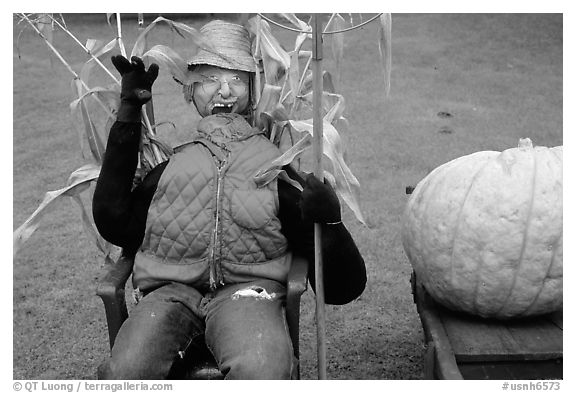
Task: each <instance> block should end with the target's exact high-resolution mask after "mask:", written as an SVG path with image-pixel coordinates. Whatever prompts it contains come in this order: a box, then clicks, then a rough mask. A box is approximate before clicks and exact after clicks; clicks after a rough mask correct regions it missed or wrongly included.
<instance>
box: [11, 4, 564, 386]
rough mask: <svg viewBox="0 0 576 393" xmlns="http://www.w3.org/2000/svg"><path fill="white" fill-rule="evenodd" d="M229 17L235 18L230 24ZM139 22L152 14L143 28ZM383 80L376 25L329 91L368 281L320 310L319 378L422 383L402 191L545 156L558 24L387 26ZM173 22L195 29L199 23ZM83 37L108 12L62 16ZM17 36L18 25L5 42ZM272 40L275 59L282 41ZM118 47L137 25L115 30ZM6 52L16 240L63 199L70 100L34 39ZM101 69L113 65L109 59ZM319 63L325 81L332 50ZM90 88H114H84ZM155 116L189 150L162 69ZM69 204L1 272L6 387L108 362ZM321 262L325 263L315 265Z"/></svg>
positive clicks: (91, 276) (74, 144)
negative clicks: (482, 164)
mask: <svg viewBox="0 0 576 393" xmlns="http://www.w3.org/2000/svg"><path fill="white" fill-rule="evenodd" d="M226 17H233V16H231V15H227V16H226ZM150 20H151V19H150V18H148V19H147V21H150ZM392 20H393V27H392V36H393V39H392V53H393V60H392V81H391V82H392V83H391V93H390V96H389V97H387V98H386V97H384V96H383V77H382V72H381V67H380V66H379V58H378V47H377V41H376V36H377V30H376V25H374V24H373V25H368V26H366V27H365V28H362V29H360V30H356V31H353V32H350V33H347V34H346V37H345V51H344V53H345V61H344V66H343V78H342V81H343V82H342V86H340V87H339V88H340V90H341V91H342V93H343V94H344V96H345V98H346V105H347V107H346V112H345V116H346V118H347V119H348V126H347V127H343V128H341V134H342V137H343V139H344V141H345V147H346V160H347V162H348V164H349V166H350V167H351V169H352V171H353V172H354V173H355V175H356V176H357V177H358V179H359V181H360V183H361V185H362V197H361V198H362V199H361V204H362V208H363V211H364V212H365V216H366V217H367V218H368V220H369V223H370V225H369V227H364V226H362V225H361V224H359V223H358V222H357V221H356V220H355V218H354V216H353V214H352V213H351V212H350V211H349V210H348V209H347V208H346V207H344V208H343V210H344V220H345V222H346V224H347V226H348V227H349V229H350V231H351V233H352V234H353V236H354V238H355V239H356V241H357V243H358V246H359V248H360V250H361V252H362V254H363V256H364V258H365V261H366V265H367V269H368V285H367V288H366V290H365V292H364V293H363V294H362V296H361V297H360V298H359V299H357V300H356V301H354V302H353V303H351V304H348V305H344V306H328V307H327V325H328V326H327V357H328V377H329V378H332V379H419V378H421V377H422V365H423V352H424V342H423V335H422V328H421V325H420V320H419V317H418V314H417V312H416V309H415V306H414V304H413V300H412V294H411V292H410V284H409V277H410V273H411V267H410V264H409V262H408V260H407V259H406V256H405V254H404V252H403V249H402V245H401V242H400V235H399V232H400V226H401V219H402V211H403V209H404V206H405V203H406V199H407V196H406V195H405V188H406V186H409V185H415V184H417V182H418V181H419V180H420V179H422V178H423V177H424V176H426V174H427V173H428V172H429V171H431V170H432V169H434V168H435V167H437V166H438V165H441V164H443V163H445V162H447V161H449V160H452V159H454V158H456V157H459V156H461V155H465V154H469V153H472V152H475V151H479V150H504V149H506V148H509V147H514V146H516V145H517V143H518V139H519V138H521V137H529V138H531V139H532V141H533V142H534V144H535V145H545V146H557V145H561V144H562V143H563V134H562V42H563V38H562V16H561V15H553V14H547V15H531V14H522V15H498V14H490V15H477V14H466V15H445V14H432V15H424V14H410V15H393V19H392ZM182 21H184V22H186V23H188V24H190V25H193V26H196V27H199V26H200V25H202V24H203V23H204V22H205V20H203V19H202V18H195V19H183V20H182ZM67 22H68V26H69V28H70V30H72V31H73V32H74V33H75V34H76V35H77V36H78V37H79V38H80V39H81V41H85V40H86V39H87V38H99V39H103V40H105V41H109V40H111V39H112V38H113V37H114V35H115V30H114V28H113V27H110V26H108V25H107V23H106V19H105V16H104V15H98V16H91V17H89V18H82V17H80V16H74V17H72V16H69V17H68V18H67ZM19 30H20V27H19V26H16V24H15V25H14V37H15V38H16V37H17V36H18V32H19ZM274 31H275V32H276V33H277V34H278V35H279V36H280V37H281V40H282V42H283V43H285V45H286V47H287V48H288V49H290V48H291V47H292V45H293V41H294V38H295V37H294V35H292V33H286V32H281V31H279V30H278V29H274ZM124 33H125V36H126V46H127V48H128V50H130V49H131V48H132V44H133V42H134V40H135V37H136V35H137V29H136V21H135V20H126V21H125V23H124ZM55 41H56V43H57V46H58V48H59V50H61V51H62V53H63V55H64V57H65V58H66V59H68V60H69V61H70V62H71V64H72V65H73V66H74V67H75V69H76V70H79V69H80V67H81V65H82V64H83V62H84V61H85V56H84V55H83V54H82V53H81V51H80V50H79V49H78V48H77V47H76V46H74V44H73V43H71V41H70V40H68V39H66V37H65V36H64V34H62V33H60V32H59V33H56V37H55ZM158 43H164V44H167V45H169V46H172V47H174V48H175V49H176V50H178V51H181V52H183V53H189V50H187V48H183V47H182V43H183V41H182V40H181V39H178V38H172V37H171V35H170V34H169V32H168V29H166V28H162V29H159V30H157V32H156V33H154V35H153V36H152V38H151V39H150V44H151V45H154V44H158ZM19 47H20V52H21V58H18V56H17V51H16V45H15V47H14V59H13V78H14V80H13V82H14V92H13V94H14V96H13V98H14V108H13V115H14V125H13V127H14V129H13V141H14V142H13V143H14V146H13V148H14V151H13V153H14V154H13V157H14V158H13V160H14V161H13V165H14V184H13V186H14V195H13V197H14V213H13V220H14V228H16V227H17V226H19V225H20V224H22V223H23V222H24V221H25V219H26V218H27V217H28V216H29V215H30V214H31V213H32V212H33V211H34V210H35V208H36V207H37V205H38V204H39V202H40V201H41V199H42V197H43V195H44V193H45V192H46V191H49V190H54V189H58V188H60V187H62V186H63V185H64V184H65V182H66V179H67V177H68V175H69V174H70V173H71V172H72V171H73V170H75V169H76V168H78V167H80V166H81V165H82V164H83V163H84V161H83V159H82V158H81V156H80V155H79V141H78V137H77V131H76V128H75V125H74V121H75V120H74V119H72V117H71V116H70V112H69V109H68V104H69V103H70V102H71V101H72V100H73V99H74V97H73V95H72V89H71V88H70V81H71V76H70V75H69V74H68V72H67V71H66V70H65V69H64V68H63V67H62V66H61V65H60V64H59V63H57V61H56V60H55V59H53V61H54V65H53V66H51V65H50V59H49V51H48V49H47V48H46V46H45V44H44V43H43V42H42V41H41V40H40V39H39V38H38V37H37V36H35V34H33V33H32V32H30V31H28V32H25V33H24V34H23V35H22V36H21V38H20V45H19ZM105 63H106V64H107V65H110V67H111V64H110V62H109V59H105ZM325 63H326V64H325V65H326V68H327V69H329V70H331V71H334V68H333V61H332V59H331V54H330V40H329V39H328V38H327V39H326V40H325ZM96 78H97V79H95V82H94V83H90V84H91V85H95V84H97V83H100V82H101V81H102V82H105V83H110V80H106V79H105V78H104V77H101V76H100V77H96ZM154 94H155V99H154V100H155V101H154V103H155V109H156V119H157V121H158V122H160V121H172V122H173V123H174V124H175V126H176V130H172V129H171V128H170V127H169V126H165V127H164V128H163V129H162V132H161V133H162V135H163V136H165V137H166V138H167V139H169V140H171V141H172V142H173V143H177V142H178V141H183V140H185V139H186V135H187V131H188V130H190V129H193V127H194V124H195V122H196V121H197V120H198V116H197V115H196V114H195V112H194V110H193V109H192V108H191V107H189V106H188V105H187V104H186V103H185V102H184V100H183V99H182V96H181V94H179V88H178V86H177V85H176V84H175V83H174V82H173V81H172V80H171V78H170V77H169V76H168V75H166V74H165V73H161V75H160V77H159V80H158V81H157V83H156V84H155V87H154ZM79 217H80V215H79V212H78V209H77V207H76V205H73V202H72V201H62V202H60V203H58V204H57V206H56V207H55V209H54V211H53V212H52V213H50V214H49V215H47V216H46V217H45V218H44V221H43V223H42V226H41V227H40V228H39V230H38V231H37V233H36V234H35V235H34V236H33V237H32V238H31V239H30V240H29V242H28V243H27V244H26V247H25V248H24V249H23V250H22V251H21V253H20V254H18V255H17V256H16V257H15V258H14V261H13V267H14V276H13V284H14V289H13V296H14V304H13V306H14V313H13V338H14V347H13V349H14V371H13V376H14V378H15V379H66V378H71V379H91V378H95V372H96V367H97V366H98V364H99V363H100V362H101V361H102V360H103V359H104V358H105V357H106V356H107V355H108V342H107V333H106V325H105V318H104V312H103V307H102V305H101V302H100V300H99V299H98V298H97V297H96V296H95V291H96V286H97V284H98V279H99V276H100V275H101V269H102V266H103V260H102V258H101V256H100V255H99V253H98V251H97V249H96V247H95V246H94V244H93V243H92V242H91V241H90V239H89V238H88V237H87V236H86V235H85V234H84V233H83V230H82V224H81V222H80V219H79ZM325 263H329V261H326V262H325ZM315 337H316V331H315V326H314V297H313V294H312V292H311V291H308V292H307V293H306V294H305V296H304V298H303V306H302V321H301V352H302V355H301V367H302V377H303V378H306V379H312V378H316V377H317V372H316V368H315V367H316V360H315V359H316V349H315V348H316V347H315Z"/></svg>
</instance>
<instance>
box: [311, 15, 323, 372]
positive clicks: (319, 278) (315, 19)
mask: <svg viewBox="0 0 576 393" xmlns="http://www.w3.org/2000/svg"><path fill="white" fill-rule="evenodd" d="M312 75H313V77H312V89H313V90H312V91H313V101H312V104H313V112H314V117H313V149H314V175H315V176H316V178H318V179H319V180H320V181H324V170H323V167H322V155H323V147H322V142H323V133H324V132H323V127H322V121H323V120H322V94H323V93H322V92H323V90H324V87H323V77H322V21H321V15H320V14H313V15H312ZM314 267H315V269H314V270H315V282H316V288H315V289H316V334H317V339H316V343H317V351H318V379H326V315H325V314H326V313H325V310H326V308H325V305H324V277H323V276H324V275H323V263H322V228H321V226H320V224H318V223H315V224H314Z"/></svg>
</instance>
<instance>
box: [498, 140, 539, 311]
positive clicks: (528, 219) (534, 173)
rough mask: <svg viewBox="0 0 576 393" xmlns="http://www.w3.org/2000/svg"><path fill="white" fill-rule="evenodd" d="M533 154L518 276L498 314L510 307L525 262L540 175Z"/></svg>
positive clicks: (517, 269)
mask: <svg viewBox="0 0 576 393" xmlns="http://www.w3.org/2000/svg"><path fill="white" fill-rule="evenodd" d="M530 152H531V153H532V159H533V160H534V165H533V171H532V183H531V184H532V188H531V193H530V204H529V205H528V214H527V216H526V227H525V228H524V236H523V237H522V247H521V248H520V258H519V259H518V266H517V267H516V274H515V275H514V278H513V280H512V285H510V288H509V289H508V295H507V296H506V298H505V300H504V301H503V302H502V306H500V308H499V309H498V311H497V313H500V312H502V310H503V309H504V308H505V307H506V306H507V305H508V300H509V299H510V297H511V296H512V294H513V293H514V289H515V287H516V282H517V281H518V275H520V272H521V270H520V269H521V267H522V262H524V254H525V253H526V246H527V244H528V231H529V229H530V225H531V224H532V213H533V212H534V197H535V190H536V179H537V174H538V159H537V156H536V154H535V153H534V150H533V149H532V150H530ZM542 288H544V283H542V286H541V288H540V291H542Z"/></svg>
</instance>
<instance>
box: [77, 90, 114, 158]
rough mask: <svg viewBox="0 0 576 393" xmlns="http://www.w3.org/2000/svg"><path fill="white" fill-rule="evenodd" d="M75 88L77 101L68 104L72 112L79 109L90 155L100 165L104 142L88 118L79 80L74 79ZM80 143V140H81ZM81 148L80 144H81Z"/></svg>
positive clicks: (88, 113)
mask: <svg viewBox="0 0 576 393" xmlns="http://www.w3.org/2000/svg"><path fill="white" fill-rule="evenodd" d="M73 83H74V84H75V87H76V92H77V94H78V97H79V98H78V100H75V101H74V102H73V103H72V104H70V105H71V106H70V107H71V109H72V112H73V113H74V112H75V111H76V108H77V107H79V108H80V114H81V116H82V121H83V124H84V132H85V134H86V137H87V139H88V146H90V152H91V153H92V157H93V158H94V160H96V162H97V163H102V159H103V158H104V150H105V147H104V142H103V141H102V137H101V136H100V135H99V133H98V130H97V129H96V125H95V124H94V122H93V121H92V118H91V116H90V112H89V111H88V108H87V106H86V103H85V102H84V97H86V95H85V94H83V93H82V90H83V87H82V83H81V82H80V80H78V79H75V80H74V81H73ZM81 141H82V139H81ZM81 146H82V144H81Z"/></svg>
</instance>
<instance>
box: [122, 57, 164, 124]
mask: <svg viewBox="0 0 576 393" xmlns="http://www.w3.org/2000/svg"><path fill="white" fill-rule="evenodd" d="M131 60H132V61H131V62H130V61H128V59H126V58H125V57H124V56H120V55H118V56H112V64H114V67H116V69H117V70H118V72H119V73H120V76H121V77H122V89H121V92H120V108H118V115H117V116H116V118H117V120H119V121H123V122H130V123H134V122H139V121H140V112H141V109H142V105H144V104H145V103H147V102H148V101H149V100H150V98H152V84H153V83H154V81H155V80H156V78H157V77H158V65H157V64H155V63H152V64H150V67H148V71H146V70H145V69H144V62H143V61H142V59H140V58H139V57H136V56H132V59H131Z"/></svg>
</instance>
